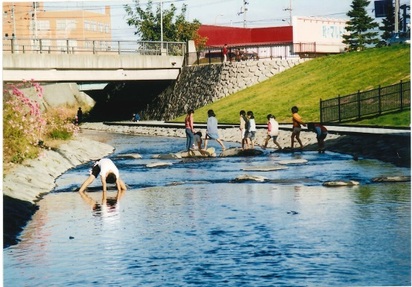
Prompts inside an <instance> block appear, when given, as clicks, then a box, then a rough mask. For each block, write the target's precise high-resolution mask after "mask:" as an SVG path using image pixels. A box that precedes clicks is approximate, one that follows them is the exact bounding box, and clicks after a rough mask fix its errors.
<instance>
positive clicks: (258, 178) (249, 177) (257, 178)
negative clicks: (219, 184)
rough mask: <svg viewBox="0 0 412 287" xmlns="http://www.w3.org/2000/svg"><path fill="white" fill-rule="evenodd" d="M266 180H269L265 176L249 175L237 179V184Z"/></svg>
mask: <svg viewBox="0 0 412 287" xmlns="http://www.w3.org/2000/svg"><path fill="white" fill-rule="evenodd" d="M265 180H267V178H266V177H264V176H257V175H248V174H244V175H240V176H238V177H236V178H235V181H237V182H243V181H257V182H264V181H265Z"/></svg>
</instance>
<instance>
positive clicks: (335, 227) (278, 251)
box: [3, 133, 411, 286]
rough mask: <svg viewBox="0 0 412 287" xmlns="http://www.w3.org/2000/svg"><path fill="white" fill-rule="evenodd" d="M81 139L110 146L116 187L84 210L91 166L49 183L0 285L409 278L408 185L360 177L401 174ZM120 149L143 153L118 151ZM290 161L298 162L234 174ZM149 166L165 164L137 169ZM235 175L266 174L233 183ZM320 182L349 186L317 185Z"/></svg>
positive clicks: (176, 144)
mask: <svg viewBox="0 0 412 287" xmlns="http://www.w3.org/2000/svg"><path fill="white" fill-rule="evenodd" d="M88 136H90V137H96V138H99V140H102V139H103V140H104V141H106V142H107V143H109V144H111V145H112V146H114V147H115V148H116V150H115V152H114V153H113V154H112V155H110V158H111V159H112V160H113V161H114V162H115V163H116V165H117V166H118V167H119V170H120V173H121V177H122V178H123V180H124V181H125V182H126V184H127V185H128V186H129V190H128V191H127V192H126V194H125V196H124V197H123V198H121V199H120V200H119V201H118V202H115V201H114V200H113V201H109V203H110V204H108V205H107V206H106V205H89V204H88V203H87V202H86V201H85V200H84V199H82V198H81V197H80V196H79V194H78V193H77V192H76V191H75V190H76V188H78V187H79V186H80V185H81V183H82V182H83V181H84V180H85V179H86V178H87V176H88V171H89V169H90V167H91V163H87V164H84V165H81V166H78V167H76V168H74V169H72V170H69V171H67V172H66V173H65V174H63V175H62V176H61V177H59V178H58V179H57V181H56V188H55V190H53V192H51V193H50V194H48V195H46V196H45V197H44V198H43V199H42V200H41V201H40V202H39V203H38V205H39V210H38V211H37V212H36V213H35V214H34V216H33V218H32V220H31V221H30V222H29V223H28V224H27V226H26V227H25V229H24V231H23V232H22V234H21V235H20V240H21V241H20V242H19V243H18V244H17V245H13V246H10V247H8V248H5V249H3V261H4V262H3V263H4V286H349V285H350V286H354V285H356V286H372V285H373V286H376V285H396V286H397V285H410V284H411V236H410V234H411V209H410V183H373V182H372V181H371V179H372V178H374V177H377V176H388V175H394V174H396V175H410V169H408V168H400V167H395V166H393V165H391V164H387V163H383V162H380V161H376V160H366V159H361V160H358V161H355V160H353V158H352V157H351V156H348V155H343V154H337V153H331V152H326V153H325V154H318V153H316V152H309V151H308V152H306V151H304V152H302V153H294V154H286V153H280V154H278V153H273V152H270V150H268V151H266V152H265V154H264V155H263V156H258V157H230V158H210V159H198V160H196V159H187V160H184V159H175V160H160V159H153V158H152V156H153V155H155V154H160V153H171V152H177V151H180V150H182V148H183V147H184V145H185V139H182V138H166V137H141V136H131V135H124V134H110V133H96V134H93V133H90V134H89V135H88ZM225 144H226V146H227V147H234V146H238V144H236V143H225ZM209 146H213V147H215V148H216V150H217V151H219V149H220V147H219V145H218V144H217V143H215V142H210V143H209ZM131 153H132V154H135V153H138V154H140V155H141V156H142V158H141V159H135V158H131V157H126V156H124V155H125V154H131ZM290 159H306V160H307V161H308V162H307V163H306V164H298V165H287V166H285V167H286V168H285V169H281V170H276V171H270V172H264V171H250V170H249V171H246V170H244V169H247V168H251V167H267V166H274V165H276V166H277V165H278V163H279V162H280V161H281V160H290ZM159 161H161V162H167V163H170V165H168V166H165V167H161V168H148V167H147V166H146V165H147V164H149V163H153V162H159ZM244 174H250V175H258V176H263V177H265V178H266V180H265V181H263V182H251V181H247V182H237V181H235V180H234V179H235V178H237V177H238V176H240V175H244ZM328 180H356V181H358V182H360V185H359V186H354V187H339V188H328V187H324V186H322V183H323V182H324V181H328ZM101 193H102V192H101V184H100V182H99V180H95V182H94V183H93V184H92V185H91V186H90V188H89V192H88V194H89V195H90V197H91V198H92V199H93V201H95V202H97V203H99V202H100V199H101ZM115 194H116V193H115V190H114V188H113V187H111V189H110V190H109V197H114V196H115Z"/></svg>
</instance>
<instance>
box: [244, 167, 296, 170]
mask: <svg viewBox="0 0 412 287" xmlns="http://www.w3.org/2000/svg"><path fill="white" fill-rule="evenodd" d="M283 169H288V168H287V167H286V166H251V167H246V168H242V170H245V171H275V170H283Z"/></svg>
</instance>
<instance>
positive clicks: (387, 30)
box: [379, 1, 395, 41]
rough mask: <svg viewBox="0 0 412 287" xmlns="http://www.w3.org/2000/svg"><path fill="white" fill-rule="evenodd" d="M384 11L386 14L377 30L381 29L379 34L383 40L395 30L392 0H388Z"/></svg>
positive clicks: (389, 36) (387, 38)
mask: <svg viewBox="0 0 412 287" xmlns="http://www.w3.org/2000/svg"><path fill="white" fill-rule="evenodd" d="M386 12H387V16H386V18H384V19H383V20H382V26H380V27H379V30H381V31H383V33H382V35H381V38H382V40H383V41H386V40H389V39H390V38H391V37H392V33H393V31H395V8H394V7H393V3H392V1H388V6H387V11H386Z"/></svg>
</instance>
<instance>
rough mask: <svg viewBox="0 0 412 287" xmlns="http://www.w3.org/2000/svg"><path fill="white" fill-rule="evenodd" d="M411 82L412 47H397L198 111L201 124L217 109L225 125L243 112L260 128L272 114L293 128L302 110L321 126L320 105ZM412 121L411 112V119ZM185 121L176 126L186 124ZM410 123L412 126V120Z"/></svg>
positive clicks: (322, 66)
mask: <svg viewBox="0 0 412 287" xmlns="http://www.w3.org/2000/svg"><path fill="white" fill-rule="evenodd" d="M400 80H410V46H409V45H396V46H391V47H384V48H375V49H368V50H366V51H363V52H352V53H345V54H339V55H332V56H327V57H320V58H317V59H313V60H311V61H308V62H305V63H304V64H301V65H299V66H296V67H294V68H291V69H289V70H286V71H285V72H283V73H281V74H279V75H276V76H274V77H272V78H270V79H268V80H266V81H264V82H262V83H260V84H257V85H255V86H253V87H249V88H247V89H245V90H242V91H240V92H237V93H235V94H232V95H230V96H228V97H226V98H224V99H221V100H219V101H217V102H215V103H212V104H210V105H207V106H204V107H202V108H200V109H197V110H196V111H195V122H206V120H207V110H209V109H213V110H214V111H215V113H216V115H217V118H218V120H219V123H237V122H238V121H239V111H240V110H242V109H244V110H246V111H248V110H251V111H253V112H254V114H255V118H256V122H257V123H265V122H266V115H267V114H269V113H272V114H274V115H275V116H276V118H277V120H278V121H279V122H280V123H289V122H290V117H291V113H290V108H291V107H292V106H294V105H296V106H298V107H299V114H300V115H301V116H302V118H303V119H304V120H305V121H319V100H320V99H330V98H334V97H337V96H338V95H347V94H351V93H354V92H356V91H358V90H361V91H364V90H369V89H374V88H377V87H378V86H379V85H381V86H386V85H391V84H395V83H398V82H399V81H400ZM407 115H408V117H409V112H408V113H407ZM183 120H184V116H181V117H179V118H177V119H176V120H175V121H183ZM408 122H409V120H408Z"/></svg>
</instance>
